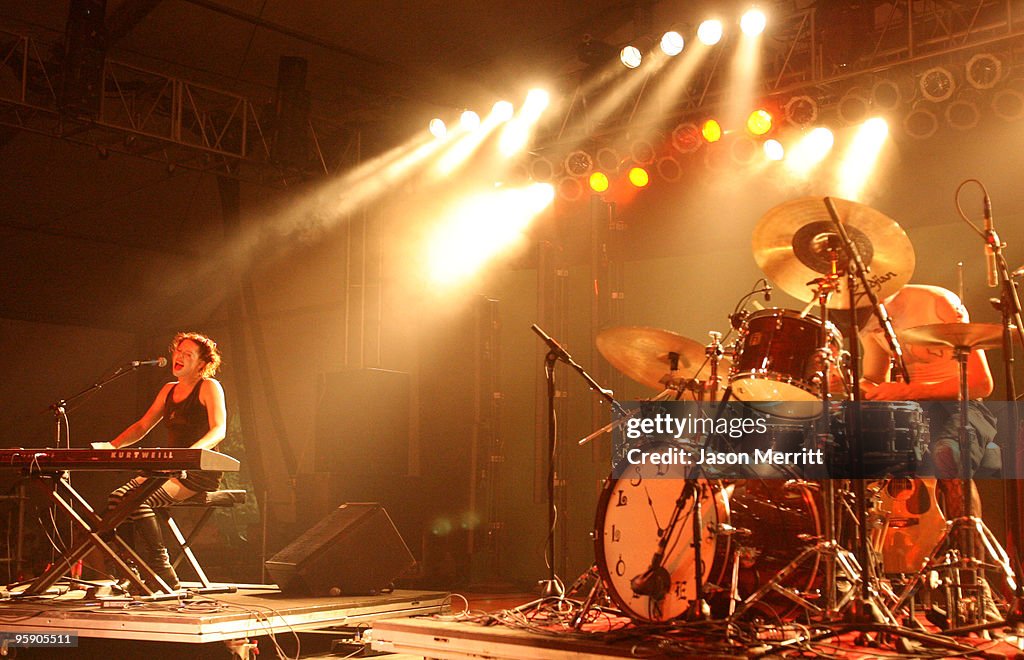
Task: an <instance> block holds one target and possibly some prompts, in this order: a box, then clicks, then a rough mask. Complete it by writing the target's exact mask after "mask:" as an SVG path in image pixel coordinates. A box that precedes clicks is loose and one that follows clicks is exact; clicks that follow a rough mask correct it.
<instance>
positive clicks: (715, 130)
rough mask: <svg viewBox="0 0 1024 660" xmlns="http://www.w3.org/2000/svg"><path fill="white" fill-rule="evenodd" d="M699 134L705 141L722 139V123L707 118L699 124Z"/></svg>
mask: <svg viewBox="0 0 1024 660" xmlns="http://www.w3.org/2000/svg"><path fill="white" fill-rule="evenodd" d="M700 134H701V135H703V136H704V139H705V140H706V141H707V142H718V141H719V140H721V139H722V125H721V124H719V123H718V122H717V121H716V120H714V119H708V120H707V121H705V122H704V123H703V124H702V125H701V127H700Z"/></svg>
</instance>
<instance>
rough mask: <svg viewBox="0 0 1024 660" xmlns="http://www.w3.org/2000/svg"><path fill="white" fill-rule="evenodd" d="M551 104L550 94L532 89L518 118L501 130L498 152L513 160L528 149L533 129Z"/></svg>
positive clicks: (511, 120) (507, 123)
mask: <svg viewBox="0 0 1024 660" xmlns="http://www.w3.org/2000/svg"><path fill="white" fill-rule="evenodd" d="M548 103H550V97H549V96H548V93H547V92H545V91H544V90H542V89H531V90H530V91H529V93H527V95H526V99H525V100H524V101H523V106H522V108H520V110H519V114H518V116H514V117H512V118H511V119H510V120H508V121H507V122H506V123H505V125H504V126H502V128H501V135H500V136H499V137H498V151H500V152H501V155H502V156H505V157H506V158H511V157H512V156H515V155H516V154H518V153H520V152H521V151H523V150H525V149H526V146H527V144H528V143H529V142H530V134H531V131H532V130H533V127H534V126H535V125H536V124H537V122H538V121H540V117H541V115H542V114H544V110H546V109H547V107H548Z"/></svg>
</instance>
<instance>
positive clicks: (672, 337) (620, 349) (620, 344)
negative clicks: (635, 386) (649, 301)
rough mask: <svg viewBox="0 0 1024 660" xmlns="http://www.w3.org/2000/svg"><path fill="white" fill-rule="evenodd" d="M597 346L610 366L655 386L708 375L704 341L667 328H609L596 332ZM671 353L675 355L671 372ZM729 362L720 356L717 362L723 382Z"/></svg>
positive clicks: (659, 388)
mask: <svg viewBox="0 0 1024 660" xmlns="http://www.w3.org/2000/svg"><path fill="white" fill-rule="evenodd" d="M597 350H599V351H600V352H601V355H603V356H604V357H605V359H606V360H608V362H609V363H611V365H612V366H613V367H615V368H616V369H618V370H619V371H621V372H622V373H624V374H625V375H627V376H629V377H630V378H632V379H633V380H635V381H636V382H638V383H640V384H641V385H646V386H647V387H651V388H654V389H656V390H664V389H666V386H667V385H669V384H676V383H675V382H673V381H679V380H690V379H698V380H707V379H708V378H710V377H711V365H710V362H708V361H706V360H707V355H706V353H705V347H704V344H701V343H700V342H697V341H694V340H693V339H687V338H686V337H683V336H682V335H677V334H676V333H674V332H669V331H668V330H659V329H657V328H644V327H636V326H634V327H620V328H610V329H608V330H604V331H602V332H601V333H600V334H598V335H597ZM672 355H676V356H678V358H677V365H676V366H677V369H676V371H674V372H673V371H672V366H673V365H672V359H671V356H672ZM730 366H731V363H730V361H729V360H728V358H725V357H722V358H721V359H720V360H719V362H718V377H719V379H720V380H721V381H722V382H723V383H724V381H726V380H727V378H728V374H729V368H730Z"/></svg>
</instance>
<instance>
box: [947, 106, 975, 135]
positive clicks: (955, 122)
mask: <svg viewBox="0 0 1024 660" xmlns="http://www.w3.org/2000/svg"><path fill="white" fill-rule="evenodd" d="M945 115H946V123H947V124H949V126H950V128H953V129H955V130H958V131H969V130H971V129H972V128H975V127H976V126H977V125H978V122H979V120H980V119H981V111H980V110H978V106H977V104H975V103H974V102H973V101H969V100H967V99H957V100H955V101H953V102H951V103H950V104H949V105H947V106H946V111H945Z"/></svg>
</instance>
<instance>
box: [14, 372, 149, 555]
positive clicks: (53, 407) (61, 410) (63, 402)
mask: <svg viewBox="0 0 1024 660" xmlns="http://www.w3.org/2000/svg"><path fill="white" fill-rule="evenodd" d="M140 366H141V365H140V364H137V363H132V364H131V365H130V366H129V368H127V369H126V368H125V367H118V368H117V371H115V372H114V373H112V374H111V375H109V376H107V377H106V378H103V379H101V380H99V381H97V382H95V383H93V384H92V385H90V386H89V387H87V388H85V389H84V390H82V391H81V392H78V393H77V394H74V395H72V396H70V397H68V398H66V399H58V400H57V401H55V402H53V403H51V404H50V405H49V406H48V407H47V408H46V409H47V410H49V411H52V412H53V423H54V443H55V445H56V448H57V449H60V448H61V447H60V436H61V432H60V429H61V420H63V423H64V428H65V429H66V431H67V432H66V433H65V439H66V442H65V443H64V444H65V448H66V449H71V421H70V420H69V419H68V406H69V404H71V403H72V402H74V401H77V400H78V399H81V398H82V397H84V396H86V395H87V394H90V393H92V392H95V391H97V390H100V389H102V388H103V387H104V386H105V385H108V384H110V383H112V382H114V381H115V380H117V379H118V378H121V377H122V376H125V375H127V374H130V373H131V372H133V371H135V370H136V369H138V368H139V367H140ZM60 479H61V481H63V482H65V483H67V484H69V485H70V484H71V471H70V470H64V472H62V473H61V475H60ZM19 531H20V528H19ZM71 533H72V535H73V534H74V525H72V526H71ZM21 542H22V541H21V539H18V547H21ZM76 575H77V574H76Z"/></svg>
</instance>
